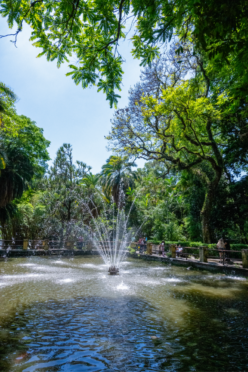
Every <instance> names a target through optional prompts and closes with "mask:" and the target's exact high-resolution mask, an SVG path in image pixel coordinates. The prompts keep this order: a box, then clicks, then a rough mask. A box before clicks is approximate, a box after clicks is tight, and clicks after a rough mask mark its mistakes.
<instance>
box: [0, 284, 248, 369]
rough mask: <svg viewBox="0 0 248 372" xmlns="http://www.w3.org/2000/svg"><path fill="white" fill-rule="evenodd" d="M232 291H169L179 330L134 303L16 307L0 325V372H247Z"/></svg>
mask: <svg viewBox="0 0 248 372" xmlns="http://www.w3.org/2000/svg"><path fill="white" fill-rule="evenodd" d="M240 288H241V289H240V291H237V293H235V296H234V297H231V298H219V299H218V298H217V297H216V296H214V295H210V294H207V295H206V294H204V293H201V292H199V291H195V290H194V289H193V288H192V289H191V288H190V287H187V288H186V287H184V286H181V287H180V286H178V287H173V289H172V290H171V293H173V296H174V298H175V301H176V300H182V299H183V300H184V301H185V302H186V303H187V306H188V308H189V309H190V311H189V313H187V314H186V313H185V314H184V315H183V319H182V320H183V322H182V324H181V325H178V324H175V323H174V322H172V320H170V317H168V318H166V319H165V318H163V319H162V318H161V313H160V309H159V308H156V307H154V306H152V305H151V304H150V303H149V302H148V301H146V300H144V299H141V298H137V297H134V296H122V297H120V298H105V297H77V298H74V299H70V300H61V301H54V300H50V301H47V302H44V303H34V304H32V305H29V306H26V307H19V308H17V309H16V310H15V313H13V314H10V315H9V317H8V318H7V319H5V320H3V321H2V322H1V324H0V325H1V328H0V371H1V372H6V371H8V372H9V371H11V372H20V371H25V372H29V371H30V372H31V371H32V372H34V371H35V372H41V371H42V372H50V371H51V372H55V371H70V372H71V371H72V372H76V371H87V372H88V371H89V372H90V371H92V372H93V371H94V372H96V371H108V372H112V371H121V372H136V371H137V372H141V371H142V372H143V371H146V372H147V371H159V372H160V371H171V372H172V371H173V372H174V371H202V372H204V371H218V372H219V371H239V370H242V371H245V370H248V369H247V368H246V365H247V364H246V356H244V354H242V353H243V352H244V350H245V347H247V345H248V344H247V340H245V337H244V336H241V339H242V340H241V342H239V340H238V338H237V337H238V332H239V331H241V330H242V329H243V332H244V328H245V324H246V325H247V315H246V314H245V313H244V312H243V310H244V309H245V306H247V300H246V297H245V291H246V290H247V287H245V286H241V287H240ZM178 303H179V302H178ZM230 309H231V311H230ZM242 309H243V310H242ZM241 310H242V311H241ZM168 311H169V310H168ZM231 322H232V323H231ZM229 326H231V328H228V327H229ZM233 337H234V338H233ZM233 339H234V341H232V340H233ZM235 342H236V344H235ZM242 343H243V344H242ZM241 357H242V358H241Z"/></svg>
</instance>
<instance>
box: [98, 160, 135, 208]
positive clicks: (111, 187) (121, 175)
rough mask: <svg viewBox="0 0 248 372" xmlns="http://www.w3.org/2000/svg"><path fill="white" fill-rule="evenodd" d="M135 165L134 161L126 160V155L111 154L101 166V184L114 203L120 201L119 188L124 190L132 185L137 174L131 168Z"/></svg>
mask: <svg viewBox="0 0 248 372" xmlns="http://www.w3.org/2000/svg"><path fill="white" fill-rule="evenodd" d="M133 167H136V164H135V163H134V162H130V161H128V158H127V157H124V158H121V157H120V156H111V157H110V158H109V159H108V160H107V161H106V164H104V165H103V166H102V172H101V174H100V180H101V184H102V185H103V186H104V189H105V191H106V193H107V194H108V195H110V194H111V195H112V197H113V199H114V202H115V203H116V205H118V203H119V202H120V190H121V189H123V190H124V192H125V191H126V190H127V189H128V188H132V187H133V186H134V181H135V180H137V179H138V174H137V173H136V172H134V171H133V170H132V168H133Z"/></svg>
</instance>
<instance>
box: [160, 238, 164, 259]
mask: <svg viewBox="0 0 248 372" xmlns="http://www.w3.org/2000/svg"><path fill="white" fill-rule="evenodd" d="M164 249H165V242H164V241H162V242H161V243H160V245H159V251H160V252H161V254H162V256H163V257H164Z"/></svg>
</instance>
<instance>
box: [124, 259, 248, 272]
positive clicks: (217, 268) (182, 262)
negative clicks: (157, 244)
mask: <svg viewBox="0 0 248 372" xmlns="http://www.w3.org/2000/svg"><path fill="white" fill-rule="evenodd" d="M128 256H129V257H132V258H135V259H141V260H146V261H159V262H164V263H166V264H172V265H177V266H184V267H192V268H197V269H203V270H209V271H213V272H221V273H225V274H229V275H241V276H245V277H248V269H243V268H239V267H235V266H231V265H224V266H223V265H222V264H218V263H213V262H199V261H196V260H191V259H187V260H186V259H183V258H169V257H161V256H157V255H152V256H151V255H146V254H137V253H129V254H128Z"/></svg>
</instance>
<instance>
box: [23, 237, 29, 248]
mask: <svg viewBox="0 0 248 372" xmlns="http://www.w3.org/2000/svg"><path fill="white" fill-rule="evenodd" d="M23 249H28V239H23Z"/></svg>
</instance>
